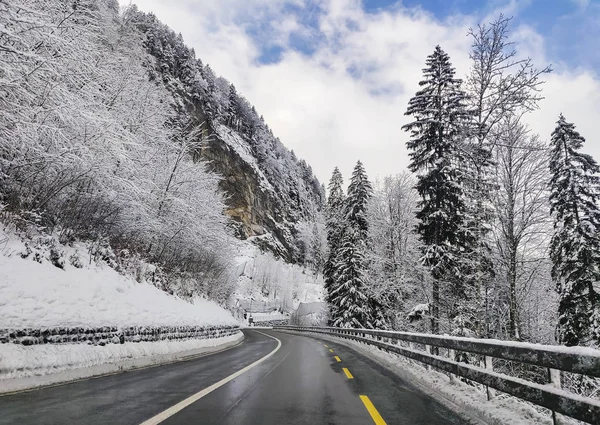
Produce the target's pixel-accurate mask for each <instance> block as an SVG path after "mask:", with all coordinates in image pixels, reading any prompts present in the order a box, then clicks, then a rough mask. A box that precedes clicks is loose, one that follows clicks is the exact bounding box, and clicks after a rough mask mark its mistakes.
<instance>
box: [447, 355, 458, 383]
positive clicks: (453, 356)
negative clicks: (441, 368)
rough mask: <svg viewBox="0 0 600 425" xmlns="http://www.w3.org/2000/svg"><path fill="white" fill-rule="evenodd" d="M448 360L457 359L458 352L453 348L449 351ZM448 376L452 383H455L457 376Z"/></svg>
mask: <svg viewBox="0 0 600 425" xmlns="http://www.w3.org/2000/svg"><path fill="white" fill-rule="evenodd" d="M448 358H449V359H450V360H454V359H456V352H455V351H454V350H453V349H451V348H449V349H448ZM448 376H449V377H450V382H455V380H456V375H454V374H453V373H449V374H448Z"/></svg>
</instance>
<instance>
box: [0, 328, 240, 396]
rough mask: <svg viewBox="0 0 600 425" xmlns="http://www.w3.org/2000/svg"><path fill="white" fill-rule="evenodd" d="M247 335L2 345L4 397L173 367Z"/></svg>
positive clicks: (0, 379)
mask: <svg viewBox="0 0 600 425" xmlns="http://www.w3.org/2000/svg"><path fill="white" fill-rule="evenodd" d="M243 339H244V334H243V333H242V332H237V333H236V334H234V335H228V336H224V337H220V338H212V339H189V340H184V341H157V342H137V343H133V342H132V343H125V344H108V345H106V346H93V345H86V344H60V345H48V344H45V345H35V346H23V345H18V344H0V393H6V392H14V391H20V390H25V389H32V388H36V387H41V386H47V385H53V384H58V383H63V382H68V381H73V380H77V379H83V378H90V377H94V376H99V375H106V374H111V373H118V372H123V371H126V370H132V369H139V368H143V367H148V366H155V365H160V364H167V363H172V362H175V361H179V360H185V359H187V358H190V357H194V356H198V355H202V354H208V353H212V352H215V351H220V350H224V349H227V348H230V347H233V346H234V345H237V344H239V343H240V342H241V341H242V340H243Z"/></svg>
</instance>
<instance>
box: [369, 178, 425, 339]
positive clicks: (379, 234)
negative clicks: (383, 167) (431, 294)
mask: <svg viewBox="0 0 600 425" xmlns="http://www.w3.org/2000/svg"><path fill="white" fill-rule="evenodd" d="M414 184H415V181H414V178H413V177H412V176H411V175H410V174H409V173H407V172H406V173H402V174H398V175H395V176H389V177H386V178H385V179H384V180H383V181H382V182H376V183H375V185H374V186H375V188H374V194H373V197H372V198H371V201H370V203H369V212H368V217H369V244H370V249H369V250H368V252H367V262H368V265H369V272H368V275H369V277H370V282H369V286H368V291H367V293H368V295H369V297H370V298H374V299H376V300H378V301H379V302H380V303H381V305H382V307H383V311H384V313H385V316H386V322H387V323H388V325H389V326H391V327H392V328H394V329H405V326H406V325H407V313H408V312H409V310H410V308H411V307H412V306H413V305H414V304H415V303H422V302H423V301H426V300H427V299H428V294H427V292H426V291H425V290H424V289H425V288H424V287H423V285H422V284H421V280H422V277H423V272H424V270H423V268H422V267H421V266H420V264H419V258H420V253H419V241H418V240H417V234H416V232H415V229H414V228H415V225H416V218H415V214H414V212H415V210H416V207H417V201H418V193H417V192H416V190H415V189H414ZM419 330H421V329H419Z"/></svg>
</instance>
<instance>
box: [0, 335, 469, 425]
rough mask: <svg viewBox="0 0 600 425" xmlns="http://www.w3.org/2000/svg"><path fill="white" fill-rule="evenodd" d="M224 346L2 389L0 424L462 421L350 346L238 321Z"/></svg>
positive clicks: (425, 424) (415, 424) (429, 424)
mask: <svg viewBox="0 0 600 425" xmlns="http://www.w3.org/2000/svg"><path fill="white" fill-rule="evenodd" d="M244 333H245V336H246V338H245V340H244V342H243V343H242V344H240V345H238V346H235V347H233V348H231V349H228V350H225V351H222V352H220V353H215V354H212V355H207V356H204V357H199V358H196V359H192V360H187V361H183V362H178V363H172V364H168V365H164V366H157V367H151V368H147V369H140V370H136V371H130V372H125V373H120V374H116V375H109V376H105V377H100V378H96V379H88V380H84V381H78V382H73V383H70V384H65V385H60V386H55V387H49V388H45V389H41V390H34V391H28V392H22V393H17V394H11V395H6V396H1V397H0V412H1V414H0V424H61V425H62V424H86V425H94V424H111V425H117V424H123V425H129V424H131V425H140V424H143V425H150V424H164V425H174V424H180V425H181V424H183V425H187V424H194V425H197V424H202V425H210V424H240V425H246V424H250V425H252V424H256V425H259V424H260V425H271V424H277V425H282V424H373V423H375V424H377V425H381V424H388V425H391V424H406V425H438V424H440V425H441V424H461V425H462V424H465V423H467V421H466V420H465V419H464V418H461V417H458V416H457V415H456V414H455V413H453V412H452V411H450V410H448V409H447V408H446V407H444V406H443V405H441V404H439V403H438V402H436V401H435V400H433V399H432V398H431V397H429V396H427V395H425V394H423V393H421V392H419V391H418V390H416V389H415V388H413V387H412V386H411V385H410V384H408V383H406V382H402V381H400V380H399V378H398V377H397V376H396V375H394V374H392V373H390V372H389V371H387V370H386V369H384V368H382V367H381V366H379V365H378V364H376V363H374V362H373V361H371V360H369V359H368V358H366V357H364V356H362V355H360V354H358V353H357V352H355V351H353V350H351V349H349V348H347V347H345V346H343V345H339V344H336V343H333V342H328V341H327V340H325V339H323V340H321V339H318V338H312V337H308V336H300V335H294V334H289V333H285V332H278V331H272V330H261V331H258V330H245V331H244Z"/></svg>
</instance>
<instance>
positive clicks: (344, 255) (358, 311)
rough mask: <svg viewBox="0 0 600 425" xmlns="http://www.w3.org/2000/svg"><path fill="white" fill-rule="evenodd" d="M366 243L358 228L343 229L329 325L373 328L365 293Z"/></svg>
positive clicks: (337, 258) (332, 292)
mask: <svg viewBox="0 0 600 425" xmlns="http://www.w3.org/2000/svg"><path fill="white" fill-rule="evenodd" d="M364 245H365V243H364V241H363V240H362V239H361V236H360V231H359V230H358V229H357V228H355V227H353V226H349V227H348V228H347V229H346V230H345V231H344V236H343V238H342V244H341V247H340V249H339V252H338V255H337V257H336V260H337V267H336V272H335V276H334V279H335V282H336V284H335V287H334V288H333V289H332V291H331V295H330V297H331V304H332V305H333V306H334V312H335V315H333V316H332V318H331V319H332V320H331V322H332V325H333V326H337V327H342V328H373V322H372V314H371V306H370V303H369V298H368V296H367V295H366V294H365V289H366V285H365V280H366V279H365V272H366V262H365V256H364V249H365V246H364Z"/></svg>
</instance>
